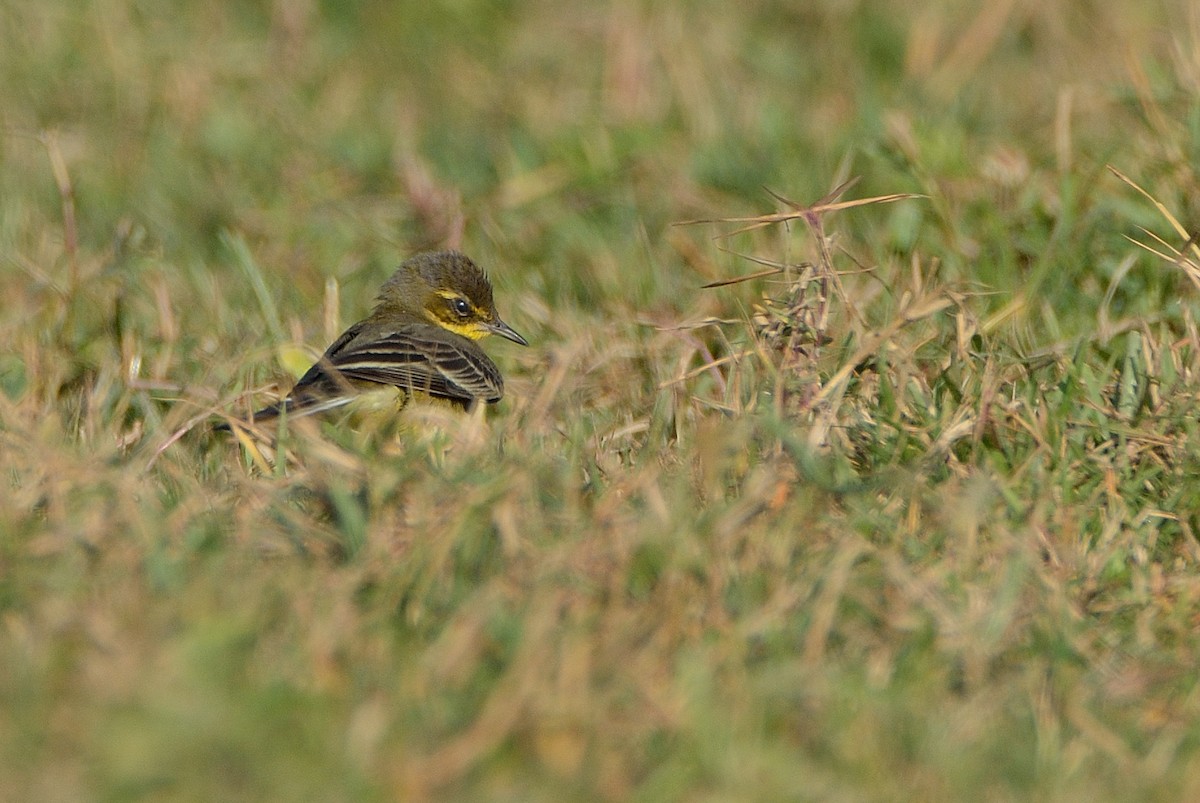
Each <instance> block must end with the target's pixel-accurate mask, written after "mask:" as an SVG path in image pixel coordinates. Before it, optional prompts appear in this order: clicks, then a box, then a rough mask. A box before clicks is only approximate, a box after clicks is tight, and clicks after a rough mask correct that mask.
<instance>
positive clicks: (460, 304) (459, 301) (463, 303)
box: [454, 298, 471, 318]
mask: <svg viewBox="0 0 1200 803" xmlns="http://www.w3.org/2000/svg"><path fill="white" fill-rule="evenodd" d="M454 311H455V312H457V313H458V315H459V317H462V318H465V317H467V316H468V315H470V314H471V305H470V304H468V303H467V300H466V299H465V298H456V299H454Z"/></svg>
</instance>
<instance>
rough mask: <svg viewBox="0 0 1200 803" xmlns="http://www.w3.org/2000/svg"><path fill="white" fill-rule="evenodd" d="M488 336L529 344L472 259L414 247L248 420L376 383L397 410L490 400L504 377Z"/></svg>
mask: <svg viewBox="0 0 1200 803" xmlns="http://www.w3.org/2000/svg"><path fill="white" fill-rule="evenodd" d="M489 335H499V336H500V337H503V338H506V339H508V340H511V341H512V342H514V343H517V344H519V345H522V346H528V345H529V341H527V340H526V339H525V338H524V337H522V336H521V335H519V334H518V333H517V332H516V330H514V329H513V328H512V327H511V326H509V325H508V324H507V323H505V322H504V321H502V320H501V319H500V316H499V314H498V313H497V312H496V305H495V302H494V301H493V299H492V285H491V282H490V281H489V280H488V277H487V274H485V273H484V272H483V270H482V269H481V268H480V267H479V266H478V265H476V264H475V263H474V262H473V261H472V260H471V259H470V258H469V257H467V256H466V255H465V254H463V253H461V252H459V251H432V252H426V253H421V254H417V255H416V256H413V257H411V258H409V259H407V260H405V261H404V262H403V263H401V265H400V267H399V268H398V269H397V270H396V272H395V273H394V274H393V275H392V277H391V278H390V279H388V280H387V281H386V282H384V284H383V286H382V287H381V288H380V291H379V296H378V299H377V300H376V303H375V307H374V309H373V310H372V312H371V314H370V315H368V316H367V317H366V318H364V319H363V320H361V321H359V322H358V323H356V324H354V325H353V326H351V327H350V328H349V329H347V330H346V331H345V332H343V333H342V334H341V336H340V337H338V338H337V339H336V340H334V341H333V343H332V344H331V345H330V346H329V348H327V349H326V350H325V353H324V354H322V355H321V358H320V359H318V360H317V361H316V362H315V363H314V364H313V366H312V367H311V368H309V369H308V371H307V372H306V373H305V374H304V375H303V376H302V377H300V380H299V381H298V382H296V385H295V387H293V388H292V389H291V391H290V392H289V393H288V394H287V396H285V397H284V398H283V399H282V400H280V401H279V402H278V403H276V404H273V405H271V406H269V407H265V408H263V409H261V410H259V411H258V412H256V413H254V415H253V416H251V419H250V420H251V422H252V423H255V424H258V423H262V422H264V421H269V420H271V419H274V418H277V417H279V416H280V415H284V414H286V415H287V416H288V417H289V418H294V417H297V416H307V415H313V414H316V413H322V412H326V411H330V410H335V409H337V408H341V407H344V406H346V405H351V404H352V403H355V402H356V401H357V400H358V399H359V398H360V397H363V396H366V395H370V394H372V392H373V391H383V390H391V391H392V393H391V394H389V395H390V396H391V398H392V399H393V401H392V402H389V403H394V404H395V406H396V408H397V409H401V408H403V407H404V406H406V405H407V404H408V403H409V402H410V401H412V400H413V399H418V400H422V401H432V402H435V403H441V404H449V405H451V406H453V407H456V408H458V409H461V410H467V409H470V408H473V407H474V406H475V405H477V404H478V403H480V402H484V403H486V404H495V403H496V402H498V401H500V399H501V398H502V397H503V396H504V379H503V377H502V376H501V375H500V369H499V368H497V367H496V364H495V363H494V362H492V360H491V359H490V358H489V357H488V356H487V354H485V353H484V351H483V349H482V348H480V347H479V344H478V341H480V340H482V339H483V338H485V337H487V336H489ZM397 391H398V392H397ZM239 423H240V422H239ZM241 425H242V426H245V424H241ZM219 428H220V429H225V430H228V429H230V428H231V427H230V425H229V424H224V425H221V426H220V427H219Z"/></svg>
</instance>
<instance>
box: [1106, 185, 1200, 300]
mask: <svg viewBox="0 0 1200 803" xmlns="http://www.w3.org/2000/svg"><path fill="white" fill-rule="evenodd" d="M1108 169H1109V170H1110V171H1111V172H1112V174H1113V175H1115V176H1116V177H1117V178H1119V179H1121V181H1123V182H1125V183H1126V184H1128V185H1129V186H1130V187H1133V189H1135V190H1137V191H1138V193H1140V194H1141V195H1142V197H1144V198H1145V199H1146V200H1148V201H1149V202H1150V203H1152V204H1153V205H1154V208H1155V209H1157V210H1158V213H1159V214H1160V215H1162V217H1163V219H1164V220H1166V221H1167V223H1169V224H1170V226H1171V228H1172V229H1174V230H1175V232H1176V233H1177V234H1178V235H1179V236H1180V237H1184V238H1186V239H1185V241H1184V243H1183V246H1182V247H1180V248H1176V247H1175V246H1173V245H1171V244H1170V243H1168V242H1167V241H1166V240H1164V239H1163V238H1162V237H1159V236H1158V235H1157V234H1154V233H1153V232H1151V231H1147V230H1146V229H1144V228H1142V229H1141V231H1142V233H1143V234H1145V235H1147V236H1148V237H1150V238H1151V239H1153V240H1154V241H1156V242H1157V243H1158V244H1159V245H1161V246H1162V247H1163V249H1164V250H1159V249H1157V248H1155V247H1153V246H1151V245H1148V244H1147V243H1144V242H1141V241H1140V240H1135V239H1133V238H1132V237H1126V239H1127V240H1129V241H1130V242H1131V243H1133V244H1134V245H1136V246H1138V247H1139V248H1143V249H1145V250H1146V251H1149V252H1150V253H1151V254H1154V255H1155V256H1156V257H1158V258H1159V259H1161V260H1163V261H1164V262H1168V263H1170V264H1172V265H1174V266H1176V267H1178V268H1181V269H1183V272H1184V273H1185V274H1187V277H1188V279H1190V280H1191V282H1192V284H1194V285H1196V288H1197V289H1200V232H1196V233H1194V234H1189V233H1188V230H1187V228H1186V227H1185V226H1184V225H1183V224H1182V223H1180V222H1179V219H1178V218H1176V217H1175V215H1174V214H1172V213H1171V210H1170V209H1168V208H1167V206H1166V204H1164V203H1163V202H1162V201H1159V200H1158V199H1157V198H1155V197H1154V196H1153V195H1151V194H1150V193H1149V192H1148V191H1147V190H1145V189H1144V188H1142V187H1141V186H1140V185H1139V184H1138V183H1137V182H1135V181H1134V180H1133V179H1131V178H1129V176H1127V175H1125V174H1124V173H1122V172H1121V171H1120V170H1118V169H1117V168H1115V167H1113V166H1112V165H1109V166H1108ZM1139 228H1140V227H1139ZM1189 249H1190V250H1191V252H1192V254H1193V255H1194V258H1193V257H1189V256H1188V255H1187V252H1188V250H1189Z"/></svg>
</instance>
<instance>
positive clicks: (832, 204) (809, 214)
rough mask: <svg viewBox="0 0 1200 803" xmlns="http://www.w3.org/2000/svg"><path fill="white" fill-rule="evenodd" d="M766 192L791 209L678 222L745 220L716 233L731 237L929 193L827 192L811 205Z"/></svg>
mask: <svg viewBox="0 0 1200 803" xmlns="http://www.w3.org/2000/svg"><path fill="white" fill-rule="evenodd" d="M853 183H854V182H853V181H848V182H846V183H845V184H842V185H841V186H840V187H838V188H837V189H836V190H835V191H834V193H831V194H830V196H834V195H835V194H837V193H841V192H845V191H846V189H848V188H849V187H850V186H852V185H853ZM767 192H768V193H770V195H771V196H772V197H773V198H776V199H778V200H779V201H780V202H781V203H784V204H786V205H787V206H789V207H791V208H790V210H789V211H786V212H773V213H771V214H768V215H753V216H750V217H725V218H712V219H707V220H687V221H683V222H681V223H679V224H677V225H680V226H692V225H696V224H701V223H745V224H747V225H745V226H741V227H739V228H736V229H734V230H733V231H728V232H724V233H722V234H719V235H717V237H732V236H734V235H735V234H742V233H744V232H747V231H753V230H755V229H761V228H763V227H764V226H771V225H774V224H776V223H787V222H789V221H792V220H806V221H810V222H811V221H812V220H813V219H814V218H815V217H818V216H820V215H823V214H825V213H827V212H838V211H841V210H843V209H854V208H855V207H859V206H869V205H871V204H890V203H895V202H896V201H907V200H911V199H914V198H926V197H928V196H926V195H922V194H920V193H913V192H896V193H891V194H889V195H876V196H874V197H872V198H855V199H853V200H850V201H838V200H835V199H834V198H831V197H830V196H826V197H825V198H822V199H821V200H820V201H817V202H816V203H814V204H812V205H811V206H803V205H801V204H798V203H796V202H795V201H791V200H789V199H787V198H785V197H783V196H782V195H779V194H777V193H774V192H771V191H770V190H767Z"/></svg>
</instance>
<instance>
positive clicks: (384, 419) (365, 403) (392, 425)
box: [332, 386, 458, 434]
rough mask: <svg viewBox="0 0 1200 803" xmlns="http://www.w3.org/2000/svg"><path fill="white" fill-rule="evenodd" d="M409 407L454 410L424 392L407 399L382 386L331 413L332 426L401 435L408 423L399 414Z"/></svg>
mask: <svg viewBox="0 0 1200 803" xmlns="http://www.w3.org/2000/svg"><path fill="white" fill-rule="evenodd" d="M410 406H420V407H438V408H442V407H444V408H445V409H447V410H454V411H455V412H457V411H458V408H457V407H456V406H455V405H454V404H453V403H452V402H450V401H448V400H446V399H438V398H434V397H433V396H429V395H427V394H425V393H414V394H412V395H411V397H410V395H409V394H408V393H406V392H404V391H402V390H400V389H399V388H396V387H392V386H386V387H381V388H379V389H378V390H369V391H366V392H365V393H360V394H359V395H357V396H355V397H354V400H353V401H351V402H349V403H347V404H346V405H345V406H344V407H341V408H338V412H339V413H340V415H338V414H335V415H336V417H335V418H333V419H332V420H333V421H334V422H335V426H338V427H346V428H348V429H351V430H353V431H355V432H361V433H367V434H372V433H374V434H381V433H383V432H387V431H392V432H404V431H407V430H408V429H410V428H411V422H406V420H405V419H406V416H405V415H402V413H404V412H405V411H406V410H407V409H408V408H409V407H410Z"/></svg>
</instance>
